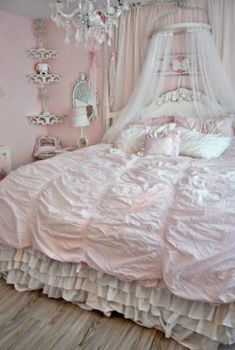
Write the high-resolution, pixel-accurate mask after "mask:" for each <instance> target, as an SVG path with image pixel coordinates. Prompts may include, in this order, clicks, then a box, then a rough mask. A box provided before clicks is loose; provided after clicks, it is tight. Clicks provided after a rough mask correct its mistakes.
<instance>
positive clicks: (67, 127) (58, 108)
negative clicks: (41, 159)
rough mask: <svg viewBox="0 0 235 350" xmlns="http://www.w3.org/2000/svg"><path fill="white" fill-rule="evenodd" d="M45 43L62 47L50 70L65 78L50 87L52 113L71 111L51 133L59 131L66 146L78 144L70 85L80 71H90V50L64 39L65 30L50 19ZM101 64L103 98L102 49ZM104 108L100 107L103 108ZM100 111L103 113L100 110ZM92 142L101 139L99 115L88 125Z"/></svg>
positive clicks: (54, 47)
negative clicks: (63, 121)
mask: <svg viewBox="0 0 235 350" xmlns="http://www.w3.org/2000/svg"><path fill="white" fill-rule="evenodd" d="M46 28H47V36H46V45H45V46H46V47H47V48H53V49H58V50H59V51H60V53H59V57H58V59H57V60H54V61H50V63H49V64H50V65H51V70H52V71H53V72H55V73H60V74H62V82H61V83H59V84H54V85H53V86H51V87H50V101H49V110H50V111H51V112H53V113H59V114H65V115H68V117H67V119H66V122H65V123H64V124H58V125H54V126H49V127H48V128H47V131H48V133H49V134H52V135H57V136H59V137H60V138H61V140H62V142H63V144H64V145H65V146H75V145H76V143H77V139H78V137H79V133H80V130H79V129H78V128H74V127H73V126H72V122H71V88H72V83H73V81H74V80H75V79H76V78H78V76H79V73H81V72H86V73H88V69H89V54H88V52H87V51H86V50H85V49H84V47H83V45H77V46H76V44H75V42H74V40H71V43H70V44H65V43H64V30H63V29H61V28H57V27H56V25H55V24H54V23H53V22H51V21H48V22H47V27H46ZM97 65H98V87H99V98H100V101H102V96H101V95H102V84H103V83H102V69H103V63H102V59H101V51H100V52H98V53H97ZM100 110H101V108H100ZM100 114H101V113H100ZM85 133H86V135H87V136H88V139H89V143H90V144H95V143H99V142H100V141H101V138H102V119H101V116H98V118H96V120H95V121H94V123H92V124H91V125H90V126H89V127H87V128H85Z"/></svg>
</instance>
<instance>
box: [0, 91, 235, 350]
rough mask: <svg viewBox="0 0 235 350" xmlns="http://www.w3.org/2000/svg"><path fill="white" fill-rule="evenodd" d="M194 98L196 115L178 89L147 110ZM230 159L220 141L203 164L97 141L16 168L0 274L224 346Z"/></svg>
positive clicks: (26, 286)
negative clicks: (126, 150) (217, 154)
mask: <svg viewBox="0 0 235 350" xmlns="http://www.w3.org/2000/svg"><path fill="white" fill-rule="evenodd" d="M195 99H197V100H198V103H200V105H201V108H202V109H203V108H204V110H205V114H206V113H208V108H207V106H206V99H205V96H203V95H202V94H200V93H197V94H195V93H193V92H192V91H190V90H187V89H177V90H175V91H170V92H168V93H166V94H163V95H162V96H161V97H160V98H159V100H158V101H156V106H155V111H154V113H155V115H156V111H157V114H158V115H159V116H161V115H167V114H168V115H169V114H172V113H176V112H177V113H178V112H182V110H183V111H184V112H185V113H187V114H193V113H194V112H195V111H194V110H193V109H194V103H193V101H194V100H195ZM115 117H116V116H115V115H114V114H112V115H111V116H109V121H110V119H112V121H114V119H115ZM108 123H109V122H107V124H108ZM234 166H235V142H234V141H232V144H231V146H230V147H229V149H228V150H227V151H225V153H224V154H223V155H222V156H221V157H220V158H219V159H213V160H207V159H193V158H190V157H178V158H177V159H175V158H169V157H165V156H158V157H156V156H146V157H143V156H141V155H138V154H132V155H129V154H126V153H124V152H123V151H121V150H119V149H116V148H113V147H112V145H110V144H100V145H96V146H90V147H88V148H85V149H82V150H78V151H74V152H70V153H68V154H63V155H60V156H57V157H55V158H53V159H50V160H45V161H41V162H37V163H35V164H30V165H27V166H24V167H21V168H19V169H17V170H16V171H15V172H13V173H11V174H10V175H9V176H8V177H7V178H6V179H4V181H2V182H1V184H0V225H1V226H0V227H1V230H0V274H1V276H2V277H3V278H5V279H6V282H7V283H9V284H13V285H14V287H15V288H16V289H17V290H18V291H26V290H35V289H41V290H42V291H43V293H45V294H47V295H48V296H49V297H53V298H64V299H65V300H67V301H70V302H72V303H74V304H77V305H79V306H80V307H82V308H85V309H89V310H91V309H96V310H100V311H102V312H103V313H104V314H105V315H107V316H110V315H111V313H112V312H113V311H117V312H119V313H121V314H123V315H124V317H125V318H128V319H131V320H133V321H134V322H136V323H138V324H140V325H143V326H145V327H155V328H156V329H159V330H161V331H163V332H164V333H165V336H166V337H172V338H174V339H175V340H176V341H177V342H179V343H180V344H182V345H184V346H185V347H187V348H189V349H192V350H215V349H217V348H218V346H219V344H220V343H221V344H228V345H230V344H233V343H235V302H234V300H235V277H234V271H235V260H234V256H235V255H234V235H235V213H234V208H235V174H234Z"/></svg>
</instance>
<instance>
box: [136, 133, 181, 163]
mask: <svg viewBox="0 0 235 350" xmlns="http://www.w3.org/2000/svg"><path fill="white" fill-rule="evenodd" d="M179 147H180V131H179V130H171V131H168V132H166V133H160V134H159V133H157V134H154V133H153V134H151V133H148V134H146V135H145V145H144V149H143V152H144V155H151V154H152V155H162V156H167V157H178V155H179Z"/></svg>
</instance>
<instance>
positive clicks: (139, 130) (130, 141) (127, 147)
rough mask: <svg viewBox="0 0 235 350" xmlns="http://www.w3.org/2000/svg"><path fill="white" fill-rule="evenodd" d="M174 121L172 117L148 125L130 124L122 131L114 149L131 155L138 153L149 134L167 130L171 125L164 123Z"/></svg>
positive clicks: (150, 121)
mask: <svg viewBox="0 0 235 350" xmlns="http://www.w3.org/2000/svg"><path fill="white" fill-rule="evenodd" d="M172 119H173V118H172V117H171V118H170V119H169V117H161V118H154V119H151V120H149V121H148V122H147V123H144V122H139V123H136V124H133V123H131V124H128V125H127V127H126V128H125V129H124V130H122V131H121V132H120V133H119V134H118V136H117V137H116V139H115V141H114V147H117V148H118V149H120V150H122V151H124V152H127V153H129V154H131V153H137V152H139V151H140V150H141V149H142V148H143V145H144V138H145V135H146V133H147V132H149V131H150V130H152V131H153V132H155V131H156V130H158V128H160V132H161V131H162V130H164V129H165V128H169V125H171V124H164V123H166V122H167V121H168V120H172ZM171 127H172V126H171ZM174 127H175V124H174Z"/></svg>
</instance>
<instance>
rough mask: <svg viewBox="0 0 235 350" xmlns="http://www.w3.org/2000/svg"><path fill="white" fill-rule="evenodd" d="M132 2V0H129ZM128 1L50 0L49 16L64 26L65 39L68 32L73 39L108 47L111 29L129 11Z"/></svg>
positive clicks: (110, 39)
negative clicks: (73, 36)
mask: <svg viewBox="0 0 235 350" xmlns="http://www.w3.org/2000/svg"><path fill="white" fill-rule="evenodd" d="M132 2H133V1H132ZM129 3H130V0H54V1H53V2H52V3H51V8H52V15H51V19H52V20H53V22H55V23H56V25H57V26H58V27H63V28H64V29H65V33H66V34H65V42H66V43H68V42H69V41H70V39H71V36H72V33H73V32H74V33H75V39H76V41H77V42H83V43H85V46H87V45H88V43H90V42H91V41H92V42H94V43H95V44H102V43H103V42H105V41H107V43H108V45H109V46H111V43H112V38H113V29H114V28H115V27H117V26H118V19H119V17H120V16H121V15H122V14H123V13H124V12H126V11H128V10H129Z"/></svg>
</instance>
